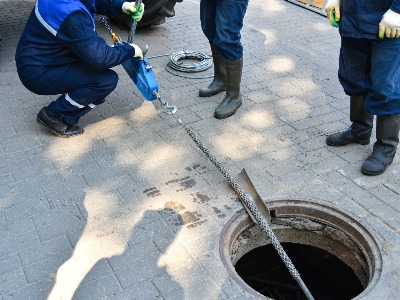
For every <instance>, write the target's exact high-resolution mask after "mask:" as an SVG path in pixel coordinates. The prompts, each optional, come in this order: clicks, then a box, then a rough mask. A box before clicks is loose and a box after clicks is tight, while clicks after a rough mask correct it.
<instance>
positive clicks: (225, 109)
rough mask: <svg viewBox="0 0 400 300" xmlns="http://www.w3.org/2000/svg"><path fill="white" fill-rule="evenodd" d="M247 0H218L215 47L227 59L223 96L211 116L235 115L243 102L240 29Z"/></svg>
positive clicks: (218, 117) (225, 116)
mask: <svg viewBox="0 0 400 300" xmlns="http://www.w3.org/2000/svg"><path fill="white" fill-rule="evenodd" d="M247 5H248V0H219V1H218V2H217V14H216V36H215V38H214V47H215V48H216V51H217V52H218V53H219V54H220V55H221V56H222V57H223V58H224V59H225V61H226V76H227V84H226V96H225V98H224V99H223V100H222V102H221V103H220V104H219V105H218V107H217V108H216V110H215V112H214V117H215V118H217V119H224V118H228V117H230V116H232V115H233V114H235V112H236V111H237V109H238V108H239V107H240V106H241V105H242V97H241V95H240V83H241V80H242V70H243V46H242V44H241V41H240V39H241V36H240V31H241V29H242V27H243V19H244V16H245V14H246V10H247Z"/></svg>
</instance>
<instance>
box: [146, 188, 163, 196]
mask: <svg viewBox="0 0 400 300" xmlns="http://www.w3.org/2000/svg"><path fill="white" fill-rule="evenodd" d="M143 194H146V195H147V197H157V196H160V195H161V193H160V191H159V190H158V189H157V188H156V187H151V188H148V189H145V190H144V191H143Z"/></svg>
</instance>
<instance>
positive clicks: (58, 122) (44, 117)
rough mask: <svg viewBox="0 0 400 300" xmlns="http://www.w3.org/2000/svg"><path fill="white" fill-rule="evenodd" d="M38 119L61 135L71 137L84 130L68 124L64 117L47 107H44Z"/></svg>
mask: <svg viewBox="0 0 400 300" xmlns="http://www.w3.org/2000/svg"><path fill="white" fill-rule="evenodd" d="M36 121H37V122H38V123H39V124H40V125H42V126H43V127H45V128H47V129H49V130H50V131H51V132H52V133H54V134H55V135H58V136H61V137H66V138H67V137H71V136H74V135H80V134H82V133H83V132H84V130H83V128H81V127H79V126H77V125H74V124H68V123H67V122H65V121H64V120H62V119H59V118H57V117H55V116H53V115H50V114H48V113H47V112H46V107H43V108H42V109H41V110H40V112H39V113H38V115H37V117H36Z"/></svg>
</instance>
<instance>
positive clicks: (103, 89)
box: [15, 0, 135, 124]
mask: <svg viewBox="0 0 400 300" xmlns="http://www.w3.org/2000/svg"><path fill="white" fill-rule="evenodd" d="M123 2H124V0H38V1H37V3H36V6H35V8H34V9H33V11H32V13H31V15H30V17H29V19H28V21H27V24H26V27H25V29H24V32H23V33H22V36H21V39H20V41H19V43H18V46H17V50H16V55H15V60H16V64H17V70H18V75H19V77H20V79H21V82H22V83H23V84H24V85H25V87H26V88H27V89H28V90H30V91H32V92H34V93H36V94H39V95H57V94H62V95H61V96H60V97H59V98H58V99H57V100H55V101H53V102H52V103H50V105H48V106H47V112H48V113H49V114H51V115H54V116H55V117H57V118H59V119H62V120H64V121H66V122H67V123H69V124H76V123H77V122H78V120H79V118H80V117H81V116H83V115H84V114H86V113H87V112H88V111H90V109H92V108H93V107H95V106H96V105H97V104H100V103H102V102H104V98H105V97H106V96H107V95H108V94H110V93H111V92H112V91H113V90H114V89H115V87H116V86H117V82H118V75H117V74H116V73H115V72H114V71H112V70H110V68H111V67H114V66H116V65H119V64H121V63H122V62H124V61H125V60H127V59H129V58H131V57H133V56H134V54H135V50H134V48H133V47H132V46H131V45H129V44H125V43H124V44H121V45H119V46H118V47H110V46H108V45H107V44H106V42H105V41H104V39H103V38H101V37H99V36H98V35H97V34H96V32H95V23H94V14H95V13H97V14H102V15H106V16H108V17H115V16H117V15H119V14H121V13H122V4H123Z"/></svg>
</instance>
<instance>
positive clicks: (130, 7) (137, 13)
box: [122, 2, 144, 22]
mask: <svg viewBox="0 0 400 300" xmlns="http://www.w3.org/2000/svg"><path fill="white" fill-rule="evenodd" d="M122 11H123V12H124V13H126V14H128V15H131V16H132V19H134V20H135V21H136V22H139V21H140V19H141V18H142V16H143V13H144V4H143V3H142V4H140V5H139V7H136V2H124V3H123V4H122Z"/></svg>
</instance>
